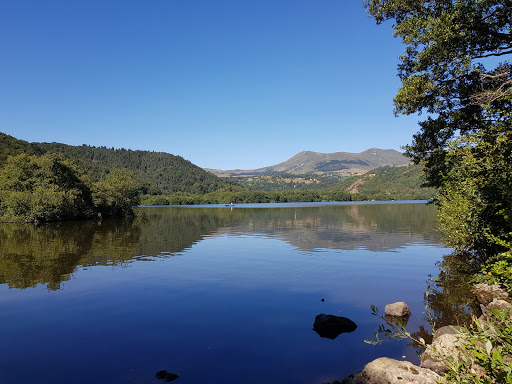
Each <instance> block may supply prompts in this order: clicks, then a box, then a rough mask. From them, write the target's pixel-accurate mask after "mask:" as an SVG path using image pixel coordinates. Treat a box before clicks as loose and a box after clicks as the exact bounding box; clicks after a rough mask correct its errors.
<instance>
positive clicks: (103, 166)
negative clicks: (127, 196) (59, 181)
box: [37, 143, 234, 193]
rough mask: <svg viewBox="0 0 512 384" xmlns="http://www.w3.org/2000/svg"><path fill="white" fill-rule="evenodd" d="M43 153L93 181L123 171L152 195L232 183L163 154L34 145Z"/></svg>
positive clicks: (205, 189) (206, 189)
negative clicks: (69, 162)
mask: <svg viewBox="0 0 512 384" xmlns="http://www.w3.org/2000/svg"><path fill="white" fill-rule="evenodd" d="M37 145H38V147H39V148H41V149H42V150H43V151H44V152H45V153H46V152H51V153H62V154H63V155H64V156H66V157H68V158H70V159H72V160H73V161H74V162H75V164H76V165H78V167H79V168H80V169H82V170H83V171H85V172H86V173H87V174H89V175H90V176H91V177H92V178H93V179H96V178H98V177H100V176H101V174H103V173H105V171H108V170H110V169H115V168H124V169H128V170H130V171H132V172H133V175H134V176H135V177H136V178H137V179H138V180H140V181H142V182H143V183H146V184H148V186H149V188H157V190H155V191H150V192H152V193H161V192H163V193H175V192H189V193H208V192H213V191H216V190H219V189H220V188H229V187H230V186H233V185H234V184H232V183H229V182H227V181H226V180H223V179H221V178H219V177H217V176H215V175H214V174H212V173H209V172H206V171H204V170H203V169H202V168H200V167H198V166H197V165H194V164H192V163H191V162H190V161H188V160H185V159H183V158H182V157H180V156H175V155H171V154H169V153H165V152H149V151H140V150H136V151H134V150H129V149H124V148H121V149H113V148H106V147H92V146H88V145H82V146H71V145H65V144H59V143H37Z"/></svg>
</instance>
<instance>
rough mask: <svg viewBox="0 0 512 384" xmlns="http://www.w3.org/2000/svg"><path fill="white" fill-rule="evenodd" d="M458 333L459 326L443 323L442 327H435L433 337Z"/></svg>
mask: <svg viewBox="0 0 512 384" xmlns="http://www.w3.org/2000/svg"><path fill="white" fill-rule="evenodd" d="M458 333H460V331H459V327H457V326H453V325H445V326H444V327H441V328H438V329H436V331H435V332H434V337H439V336H441V335H456V334H458Z"/></svg>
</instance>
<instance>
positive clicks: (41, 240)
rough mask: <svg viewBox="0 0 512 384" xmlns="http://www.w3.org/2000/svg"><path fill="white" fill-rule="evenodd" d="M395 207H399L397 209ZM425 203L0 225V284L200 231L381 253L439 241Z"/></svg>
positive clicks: (150, 251)
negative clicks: (428, 241)
mask: <svg viewBox="0 0 512 384" xmlns="http://www.w3.org/2000/svg"><path fill="white" fill-rule="evenodd" d="M397 208H398V209H397ZM434 218H435V209H434V208H433V207H426V206H425V205H424V204H407V205H403V204H402V205H400V206H397V205H393V204H385V205H343V206H319V207H305V208H296V207H295V208H279V209H265V208H236V209H230V208H226V209H219V208H216V209H212V208H195V209H189V208H176V207H164V208H157V207H155V208H142V209H141V214H140V215H139V216H138V217H137V218H135V219H131V220H113V221H103V222H90V221H89V222H66V223H50V224H45V225H38V226H34V225H31V224H22V225H20V224H18V225H16V224H3V225H0V244H1V246H0V284H1V283H3V284H8V285H9V287H10V288H28V287H34V286H36V285H37V284H45V285H46V286H47V288H48V289H49V290H58V289H59V288H60V287H61V283H62V282H64V281H67V280H69V279H70V276H71V275H72V273H73V272H74V271H75V270H76V268H77V267H79V266H80V267H90V266H96V265H119V266H123V265H127V264H128V263H130V262H133V261H134V260H145V259H148V258H149V257H169V256H173V255H175V254H177V253H180V252H182V251H183V250H185V249H187V248H190V247H191V246H192V245H193V244H195V243H197V242H199V241H201V240H202V239H203V238H204V237H205V236H211V235H219V234H232V235H239V234H251V235H252V234H265V235H268V236H272V237H275V238H278V239H281V240H283V241H286V242H288V243H290V244H292V245H293V246H295V247H296V248H298V249H302V250H306V251H312V250H318V249H343V250H352V249H367V250H370V251H383V250H389V249H396V248H399V247H403V246H406V245H407V244H411V243H417V242H423V241H425V239H429V240H430V241H434V242H435V241H437V240H438V237H439V235H438V234H437V233H436V232H434V231H433V229H432V222H433V220H434Z"/></svg>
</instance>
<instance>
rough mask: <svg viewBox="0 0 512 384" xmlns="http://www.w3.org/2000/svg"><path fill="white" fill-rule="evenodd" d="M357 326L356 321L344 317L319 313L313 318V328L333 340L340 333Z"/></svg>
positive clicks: (354, 328)
mask: <svg viewBox="0 0 512 384" xmlns="http://www.w3.org/2000/svg"><path fill="white" fill-rule="evenodd" d="M356 328H357V325H356V323H354V322H353V321H352V320H350V319H347V318H346V317H340V316H334V315H325V314H323V313H321V314H320V315H318V316H317V317H316V318H315V323H314V324H313V330H314V331H315V332H316V333H318V334H319V335H320V337H325V338H327V339H331V340H334V339H335V338H337V337H338V336H339V335H340V334H342V333H350V332H354V331H355V330H356Z"/></svg>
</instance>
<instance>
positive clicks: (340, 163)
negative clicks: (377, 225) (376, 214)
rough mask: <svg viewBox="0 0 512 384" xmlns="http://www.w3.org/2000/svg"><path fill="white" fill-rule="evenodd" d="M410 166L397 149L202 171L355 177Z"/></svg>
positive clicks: (312, 155) (312, 154) (315, 155)
mask: <svg viewBox="0 0 512 384" xmlns="http://www.w3.org/2000/svg"><path fill="white" fill-rule="evenodd" d="M409 163H410V161H409V160H408V159H407V158H406V157H405V156H404V155H403V154H402V153H401V152H398V151H396V150H394V149H379V148H369V149H367V150H365V151H362V152H359V153H351V152H331V153H321V152H313V151H301V152H299V153H297V154H296V155H294V156H292V157H290V158H289V159H288V160H285V161H283V162H281V163H278V164H275V165H270V166H267V167H262V168H256V169H251V170H243V169H232V170H220V169H212V168H203V169H204V170H205V171H208V172H211V173H213V174H215V175H217V176H220V177H237V176H239V177H242V176H261V175H269V174H276V173H291V174H306V173H313V174H318V175H324V174H335V175H338V176H352V175H362V174H364V173H366V172H368V171H370V170H372V169H374V168H378V167H382V166H386V165H390V166H396V165H405V164H409Z"/></svg>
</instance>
